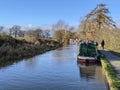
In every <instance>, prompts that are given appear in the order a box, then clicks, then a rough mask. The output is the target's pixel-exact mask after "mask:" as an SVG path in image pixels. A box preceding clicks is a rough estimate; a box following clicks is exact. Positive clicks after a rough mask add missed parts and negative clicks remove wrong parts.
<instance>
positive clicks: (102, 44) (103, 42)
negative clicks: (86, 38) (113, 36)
mask: <svg viewBox="0 0 120 90" xmlns="http://www.w3.org/2000/svg"><path fill="white" fill-rule="evenodd" d="M104 45H105V41H104V40H102V42H101V47H102V48H103V49H104Z"/></svg>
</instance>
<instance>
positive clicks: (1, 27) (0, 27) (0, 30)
mask: <svg viewBox="0 0 120 90" xmlns="http://www.w3.org/2000/svg"><path fill="white" fill-rule="evenodd" d="M3 29H4V26H0V34H2V32H3Z"/></svg>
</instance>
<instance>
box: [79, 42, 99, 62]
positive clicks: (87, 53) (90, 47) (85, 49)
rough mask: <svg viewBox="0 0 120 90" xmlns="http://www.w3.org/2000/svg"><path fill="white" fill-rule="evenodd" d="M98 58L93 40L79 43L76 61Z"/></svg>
mask: <svg viewBox="0 0 120 90" xmlns="http://www.w3.org/2000/svg"><path fill="white" fill-rule="evenodd" d="M98 60H99V55H98V52H97V46H96V44H95V43H93V42H88V43H84V42H81V43H80V45H79V52H78V56H77V62H96V61H98Z"/></svg>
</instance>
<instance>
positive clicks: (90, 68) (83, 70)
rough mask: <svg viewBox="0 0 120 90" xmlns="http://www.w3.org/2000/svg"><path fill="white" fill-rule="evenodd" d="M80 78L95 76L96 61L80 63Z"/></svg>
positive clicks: (88, 78) (87, 78) (92, 77)
mask: <svg viewBox="0 0 120 90" xmlns="http://www.w3.org/2000/svg"><path fill="white" fill-rule="evenodd" d="M78 67H79V72H80V78H83V79H86V80H90V79H94V78H95V73H96V64H95V63H78Z"/></svg>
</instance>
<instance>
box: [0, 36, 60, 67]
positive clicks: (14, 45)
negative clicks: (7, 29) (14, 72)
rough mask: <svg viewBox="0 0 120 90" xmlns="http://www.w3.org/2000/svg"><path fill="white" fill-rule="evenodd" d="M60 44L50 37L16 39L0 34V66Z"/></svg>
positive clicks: (54, 47) (55, 47) (51, 48)
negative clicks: (32, 39)
mask: <svg viewBox="0 0 120 90" xmlns="http://www.w3.org/2000/svg"><path fill="white" fill-rule="evenodd" d="M61 46H62V45H61V44H60V43H59V42H57V41H54V40H52V39H36V41H35V42H28V41H25V40H18V39H15V38H12V37H10V36H0V64H1V65H0V67H3V66H5V65H9V64H12V63H14V62H18V61H19V60H21V59H23V58H30V57H33V56H35V55H38V54H42V53H45V52H47V51H50V50H54V49H57V48H59V47H61Z"/></svg>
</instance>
